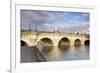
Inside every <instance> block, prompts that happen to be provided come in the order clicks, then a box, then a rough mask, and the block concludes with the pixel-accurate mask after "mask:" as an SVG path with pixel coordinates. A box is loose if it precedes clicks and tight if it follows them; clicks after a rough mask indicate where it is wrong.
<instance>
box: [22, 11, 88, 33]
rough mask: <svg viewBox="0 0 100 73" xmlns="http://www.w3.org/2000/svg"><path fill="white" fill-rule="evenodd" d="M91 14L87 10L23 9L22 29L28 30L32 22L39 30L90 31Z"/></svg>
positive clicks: (32, 26)
mask: <svg viewBox="0 0 100 73" xmlns="http://www.w3.org/2000/svg"><path fill="white" fill-rule="evenodd" d="M89 16H90V14H89V13H86V12H67V11H66V12H65V11H63V12H62V11H43V10H21V30H23V29H24V30H28V29H29V26H30V24H31V29H32V30H35V29H36V26H37V28H38V29H37V30H38V31H48V32H52V31H54V30H57V31H59V32H80V33H84V32H85V33H89V21H90V19H89Z"/></svg>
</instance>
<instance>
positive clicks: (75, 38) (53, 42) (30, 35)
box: [21, 30, 89, 46]
mask: <svg viewBox="0 0 100 73" xmlns="http://www.w3.org/2000/svg"><path fill="white" fill-rule="evenodd" d="M41 42H42V43H45V44H46V45H48V46H59V45H62V44H63V45H64V44H66V45H86V44H87V43H88V44H89V35H87V34H74V33H62V32H34V31H25V30H23V31H21V44H22V43H25V44H26V45H28V46H35V45H37V44H38V43H41Z"/></svg>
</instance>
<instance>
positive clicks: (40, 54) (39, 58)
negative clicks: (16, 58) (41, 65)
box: [34, 47, 47, 62]
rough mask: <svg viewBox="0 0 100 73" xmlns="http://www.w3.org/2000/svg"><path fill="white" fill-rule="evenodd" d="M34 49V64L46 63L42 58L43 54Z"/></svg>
mask: <svg viewBox="0 0 100 73" xmlns="http://www.w3.org/2000/svg"><path fill="white" fill-rule="evenodd" d="M34 49H35V59H36V62H47V59H46V58H45V57H44V55H43V53H42V52H41V51H40V50H39V49H38V48H37V47H35V48H34Z"/></svg>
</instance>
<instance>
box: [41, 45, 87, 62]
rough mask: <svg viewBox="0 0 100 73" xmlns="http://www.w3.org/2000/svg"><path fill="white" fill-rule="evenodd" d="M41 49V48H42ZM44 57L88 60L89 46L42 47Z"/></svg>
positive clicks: (56, 59)
mask: <svg viewBox="0 0 100 73" xmlns="http://www.w3.org/2000/svg"><path fill="white" fill-rule="evenodd" d="M40 50H41V49H40ZM41 51H42V52H43V55H44V57H45V58H46V59H47V60H48V61H71V60H88V59H89V46H76V47H75V46H70V47H65V48H63V47H60V48H59V47H56V46H55V47H52V48H48V49H47V48H42V50H41Z"/></svg>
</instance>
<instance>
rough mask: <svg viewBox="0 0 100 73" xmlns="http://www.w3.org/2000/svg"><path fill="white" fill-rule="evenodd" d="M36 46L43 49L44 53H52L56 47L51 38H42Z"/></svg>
mask: <svg viewBox="0 0 100 73" xmlns="http://www.w3.org/2000/svg"><path fill="white" fill-rule="evenodd" d="M36 45H37V46H38V47H41V48H40V49H41V50H42V51H43V52H45V51H46V52H47V51H51V50H52V48H53V46H54V42H53V40H52V39H50V38H47V37H44V38H41V39H39V40H38V41H37V43H36Z"/></svg>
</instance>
